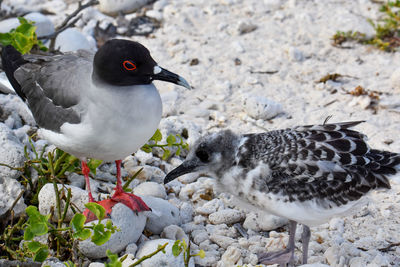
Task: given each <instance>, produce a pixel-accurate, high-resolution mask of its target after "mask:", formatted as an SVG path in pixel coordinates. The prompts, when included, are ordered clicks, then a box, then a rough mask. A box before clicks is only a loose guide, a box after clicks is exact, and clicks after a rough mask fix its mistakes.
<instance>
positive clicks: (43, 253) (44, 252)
mask: <svg viewBox="0 0 400 267" xmlns="http://www.w3.org/2000/svg"><path fill="white" fill-rule="evenodd" d="M48 255H49V250H48V249H47V248H43V247H42V248H41V249H39V251H38V252H37V253H36V254H35V256H34V257H33V260H34V261H38V262H43V261H44V260H45V259H46V258H47V256H48Z"/></svg>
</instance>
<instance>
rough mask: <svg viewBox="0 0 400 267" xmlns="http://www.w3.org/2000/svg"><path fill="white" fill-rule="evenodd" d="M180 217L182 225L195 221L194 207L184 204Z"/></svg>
mask: <svg viewBox="0 0 400 267" xmlns="http://www.w3.org/2000/svg"><path fill="white" fill-rule="evenodd" d="M180 217H181V221H182V223H188V222H190V221H192V219H193V206H192V205H191V204H189V203H187V202H183V203H182V205H181V208H180Z"/></svg>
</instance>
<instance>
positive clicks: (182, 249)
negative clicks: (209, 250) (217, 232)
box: [172, 239, 206, 267]
mask: <svg viewBox="0 0 400 267" xmlns="http://www.w3.org/2000/svg"><path fill="white" fill-rule="evenodd" d="M181 253H183V262H184V263H185V267H188V266H189V261H190V258H191V257H196V256H199V257H200V258H202V259H203V258H204V257H205V256H206V253H205V252H204V250H202V249H200V251H199V252H198V253H196V254H190V242H189V245H188V244H186V241H185V239H182V240H179V239H178V240H176V241H175V243H174V245H173V246H172V254H173V255H174V256H175V257H178V256H179V254H181Z"/></svg>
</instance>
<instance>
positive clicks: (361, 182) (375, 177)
mask: <svg viewBox="0 0 400 267" xmlns="http://www.w3.org/2000/svg"><path fill="white" fill-rule="evenodd" d="M358 123H360V122H349V123H338V124H325V125H315V126H313V125H310V126H301V127H296V128H293V129H286V130H280V131H272V132H268V133H263V134H257V135H253V136H250V135H249V136H248V138H249V139H248V141H247V142H246V144H245V147H244V148H243V151H246V152H244V153H247V155H245V156H244V157H243V158H246V157H248V156H249V155H255V156H253V158H252V159H249V160H247V161H244V160H242V161H243V162H242V163H241V164H242V165H243V166H247V167H253V168H254V166H255V165H256V164H257V162H259V160H262V161H263V162H264V163H266V164H267V165H268V166H269V168H270V170H271V172H270V175H269V176H268V177H260V178H259V179H258V180H257V181H256V184H255V187H258V188H259V189H260V190H263V191H271V192H274V193H283V194H284V195H287V196H288V198H289V200H290V201H294V200H299V201H305V200H310V199H319V200H330V202H333V203H335V204H337V205H338V206H340V205H343V204H346V203H347V202H348V201H351V200H357V199H359V198H360V197H361V196H363V195H364V194H365V193H367V192H368V191H369V190H371V189H374V188H378V187H383V188H390V184H389V181H388V180H387V178H386V177H385V175H389V174H394V173H396V171H397V170H396V168H399V164H400V154H396V153H391V152H386V151H379V150H373V149H370V148H369V146H368V145H367V143H366V137H365V135H363V134H361V133H359V132H357V131H354V130H350V129H349V128H350V127H352V126H355V125H357V124H358ZM260 144H263V145H260ZM257 158H258V159H257Z"/></svg>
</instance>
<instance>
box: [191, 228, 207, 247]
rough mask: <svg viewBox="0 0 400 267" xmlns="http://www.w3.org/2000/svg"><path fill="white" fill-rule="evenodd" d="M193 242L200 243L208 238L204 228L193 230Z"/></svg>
mask: <svg viewBox="0 0 400 267" xmlns="http://www.w3.org/2000/svg"><path fill="white" fill-rule="evenodd" d="M192 237H193V242H194V243H196V244H197V245H200V244H201V243H202V242H204V241H205V240H207V239H208V233H207V231H205V230H204V229H199V230H194V231H193V232H192Z"/></svg>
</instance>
